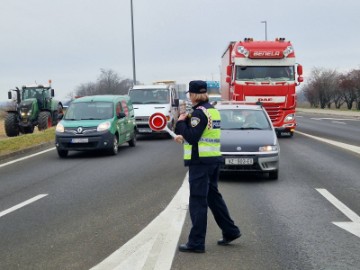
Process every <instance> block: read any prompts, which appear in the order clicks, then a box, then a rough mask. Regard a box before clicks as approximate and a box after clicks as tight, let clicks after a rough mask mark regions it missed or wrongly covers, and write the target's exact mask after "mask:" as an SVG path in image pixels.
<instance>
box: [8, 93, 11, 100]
mask: <svg viewBox="0 0 360 270" xmlns="http://www.w3.org/2000/svg"><path fill="white" fill-rule="evenodd" d="M11 98H12V96H11V91H9V92H8V99H11Z"/></svg>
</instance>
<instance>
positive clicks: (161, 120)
mask: <svg viewBox="0 0 360 270" xmlns="http://www.w3.org/2000/svg"><path fill="white" fill-rule="evenodd" d="M149 126H150V128H151V129H152V130H153V131H162V130H164V131H166V132H167V133H169V134H170V135H171V137H173V138H175V137H176V134H175V133H174V132H173V131H171V130H170V129H169V128H168V127H167V119H166V116H165V115H164V114H162V113H159V112H157V113H153V114H152V115H151V116H150V117H149Z"/></svg>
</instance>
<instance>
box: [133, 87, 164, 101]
mask: <svg viewBox="0 0 360 270" xmlns="http://www.w3.org/2000/svg"><path fill="white" fill-rule="evenodd" d="M129 96H130V99H131V101H132V103H133V104H166V103H169V102H170V94H169V90H168V89H131V90H130V92H129Z"/></svg>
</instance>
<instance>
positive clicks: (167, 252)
mask: <svg viewBox="0 0 360 270" xmlns="http://www.w3.org/2000/svg"><path fill="white" fill-rule="evenodd" d="M188 201H189V188H188V174H186V176H185V179H184V182H183V184H182V186H181V187H180V189H179V190H178V192H177V193H176V195H175V197H174V198H173V199H172V201H171V202H170V204H169V205H168V206H167V207H166V209H164V211H163V212H161V213H160V215H158V216H157V217H156V218H155V219H154V220H153V221H152V222H151V223H150V224H149V225H148V226H147V227H146V228H144V229H143V230H142V231H141V232H139V233H138V234H137V235H136V236H134V237H133V238H132V239H131V240H129V241H128V242H127V243H126V244H125V245H123V246H122V247H120V248H119V249H118V250H116V251H115V252H114V253H112V254H111V255H110V256H109V257H107V258H106V259H105V260H103V261H102V262H100V263H99V264H98V265H96V266H94V267H93V268H91V269H92V270H109V269H118V270H120V269H127V270H139V269H142V270H150V269H157V270H168V269H170V268H171V264H172V261H173V258H174V256H175V250H176V247H177V244H178V241H179V237H180V234H181V231H182V227H183V224H184V221H185V217H186V213H187V210H188Z"/></svg>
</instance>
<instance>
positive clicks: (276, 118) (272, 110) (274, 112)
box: [264, 104, 284, 123]
mask: <svg viewBox="0 0 360 270" xmlns="http://www.w3.org/2000/svg"><path fill="white" fill-rule="evenodd" d="M264 108H265V109H266V112H267V113H268V115H269V116H270V119H271V121H272V122H273V123H277V122H280V121H281V119H283V118H284V112H283V111H282V110H281V108H280V106H277V105H268V104H264Z"/></svg>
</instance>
